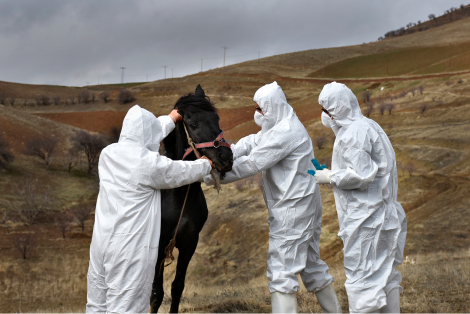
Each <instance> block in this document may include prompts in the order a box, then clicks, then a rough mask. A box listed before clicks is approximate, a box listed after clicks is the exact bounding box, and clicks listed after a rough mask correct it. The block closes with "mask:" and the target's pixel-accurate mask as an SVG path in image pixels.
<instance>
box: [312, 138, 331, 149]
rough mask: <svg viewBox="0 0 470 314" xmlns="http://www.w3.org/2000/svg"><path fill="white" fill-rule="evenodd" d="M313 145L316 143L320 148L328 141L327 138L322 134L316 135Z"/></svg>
mask: <svg viewBox="0 0 470 314" xmlns="http://www.w3.org/2000/svg"><path fill="white" fill-rule="evenodd" d="M314 141H315V145H317V147H318V149H322V148H323V146H325V144H326V143H328V139H327V138H326V137H324V136H317V137H315V139H314Z"/></svg>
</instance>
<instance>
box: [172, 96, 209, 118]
mask: <svg viewBox="0 0 470 314" xmlns="http://www.w3.org/2000/svg"><path fill="white" fill-rule="evenodd" d="M174 109H179V110H181V111H182V113H183V114H184V113H192V112H200V111H210V112H217V108H216V107H215V105H214V103H213V102H212V101H211V99H210V98H209V97H208V96H205V95H204V96H202V95H196V94H194V93H189V94H186V95H184V96H182V97H180V99H178V101H177V102H176V104H175V107H174Z"/></svg>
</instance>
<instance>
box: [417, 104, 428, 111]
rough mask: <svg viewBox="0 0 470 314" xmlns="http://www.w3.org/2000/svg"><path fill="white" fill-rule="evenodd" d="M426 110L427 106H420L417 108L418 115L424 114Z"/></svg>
mask: <svg viewBox="0 0 470 314" xmlns="http://www.w3.org/2000/svg"><path fill="white" fill-rule="evenodd" d="M427 109H428V105H427V104H422V105H421V106H420V107H419V113H424V112H425V111H426V110H427Z"/></svg>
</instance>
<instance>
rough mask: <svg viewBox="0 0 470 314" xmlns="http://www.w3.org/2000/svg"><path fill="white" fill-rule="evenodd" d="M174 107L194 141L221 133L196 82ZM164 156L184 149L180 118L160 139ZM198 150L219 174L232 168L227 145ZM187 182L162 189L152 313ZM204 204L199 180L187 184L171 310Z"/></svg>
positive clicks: (177, 300)
mask: <svg viewBox="0 0 470 314" xmlns="http://www.w3.org/2000/svg"><path fill="white" fill-rule="evenodd" d="M175 109H178V111H179V113H180V114H181V115H182V116H183V120H184V123H185V124H186V127H187V129H188V133H189V136H190V137H191V138H192V140H193V141H194V143H203V142H212V141H214V140H215V139H216V138H217V136H218V135H219V134H220V133H221V130H220V128H219V116H218V114H217V112H216V108H215V106H214V104H213V103H212V102H211V101H210V99H209V98H208V97H206V95H205V93H204V90H203V89H202V88H201V86H200V85H198V87H197V88H196V92H195V94H192V93H191V94H188V95H186V96H183V97H181V98H180V99H179V100H178V101H177V102H176V104H175ZM163 143H164V145H165V156H166V157H168V158H170V159H173V160H181V159H182V157H183V155H184V153H185V150H186V149H187V148H188V147H189V144H188V139H187V136H186V133H185V131H184V126H183V123H182V122H179V123H178V124H177V125H176V128H175V130H174V131H173V132H171V133H170V134H169V135H168V136H167V137H166V138H165V140H164V141H163ZM198 151H199V152H200V153H201V154H202V155H205V156H207V157H208V158H209V159H210V160H212V162H213V163H214V165H215V167H216V169H217V170H218V171H219V172H220V173H221V174H222V175H223V174H224V173H225V172H227V171H230V170H231V169H232V164H233V155H232V151H231V150H230V148H228V147H223V146H221V147H219V148H201V149H198ZM195 159H196V156H195V155H194V153H191V154H190V155H188V156H187V157H186V158H185V160H195ZM187 189H188V186H187V185H186V186H182V187H180V188H176V189H171V190H162V191H161V195H162V223H161V234H160V244H159V250H158V260H157V265H156V269H155V278H154V281H153V290H152V296H151V298H150V305H151V311H152V313H157V312H158V309H159V307H160V305H161V304H162V301H163V295H164V292H163V269H164V268H163V267H162V268H161V269H162V272H161V275H160V264H161V263H162V261H163V259H164V258H165V253H164V250H165V247H166V246H167V245H168V243H169V242H170V240H171V239H172V238H173V236H174V234H175V231H176V230H175V229H176V225H177V224H178V220H179V217H180V214H181V210H182V207H183V202H184V199H185V196H186V192H187ZM207 215H208V211H207V204H206V199H205V197H204V193H203V192H202V189H201V183H199V182H196V183H193V184H191V188H190V190H189V195H188V200H187V202H186V207H185V209H184V212H183V217H182V219H181V223H180V226H179V228H178V233H177V235H176V247H177V248H178V251H179V256H178V264H177V266H176V276H175V279H174V281H173V284H172V286H171V307H170V312H171V313H177V312H178V307H179V303H180V299H181V295H182V293H183V289H184V281H185V277H186V270H187V268H188V264H189V261H190V260H191V258H192V256H193V254H194V251H195V250H196V246H197V243H198V241H199V232H200V231H201V229H202V227H203V226H204V223H205V222H206V220H207Z"/></svg>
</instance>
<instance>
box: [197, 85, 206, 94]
mask: <svg viewBox="0 0 470 314" xmlns="http://www.w3.org/2000/svg"><path fill="white" fill-rule="evenodd" d="M195 94H196V96H199V97H206V93H204V90H203V89H202V87H201V84H199V85H198V86H197V87H196V93H195Z"/></svg>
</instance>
